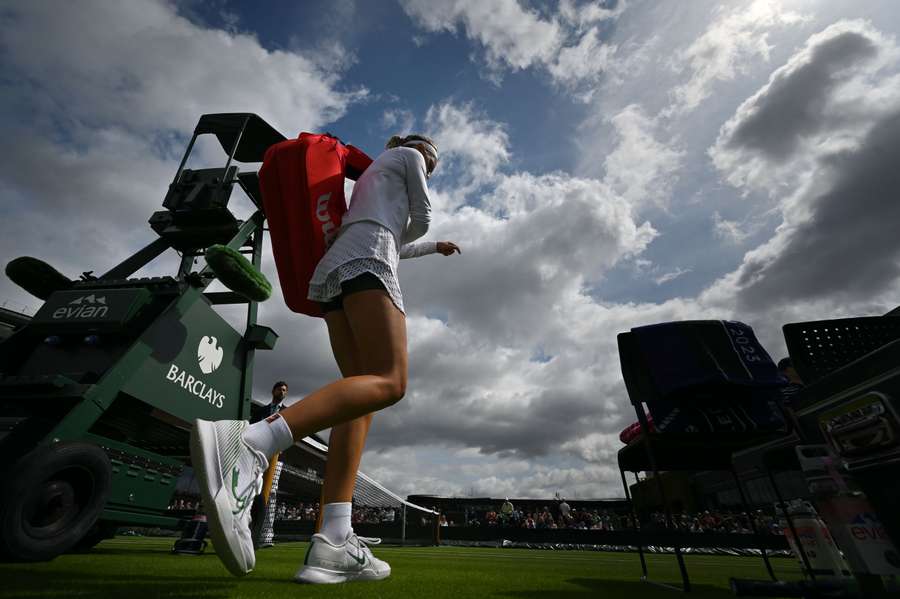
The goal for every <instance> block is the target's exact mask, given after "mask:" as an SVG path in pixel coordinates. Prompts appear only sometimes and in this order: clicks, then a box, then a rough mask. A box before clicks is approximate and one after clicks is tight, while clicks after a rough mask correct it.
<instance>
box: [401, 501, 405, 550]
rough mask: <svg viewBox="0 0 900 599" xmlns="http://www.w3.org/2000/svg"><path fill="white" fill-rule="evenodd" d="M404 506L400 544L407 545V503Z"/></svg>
mask: <svg viewBox="0 0 900 599" xmlns="http://www.w3.org/2000/svg"><path fill="white" fill-rule="evenodd" d="M401 505H402V506H403V516H402V517H401V518H400V544H401V545H406V504H405V503H403V504H401Z"/></svg>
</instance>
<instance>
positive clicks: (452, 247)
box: [437, 241, 462, 256]
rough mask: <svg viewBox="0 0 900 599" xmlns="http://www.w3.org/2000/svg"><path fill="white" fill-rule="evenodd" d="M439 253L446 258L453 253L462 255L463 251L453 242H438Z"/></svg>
mask: <svg viewBox="0 0 900 599" xmlns="http://www.w3.org/2000/svg"><path fill="white" fill-rule="evenodd" d="M437 251H438V252H439V253H441V254H443V255H445V256H449V255H450V254H452V253H453V252H457V253H460V254H462V250H461V249H459V246H458V245H456V244H455V243H453V242H452V241H438V242H437Z"/></svg>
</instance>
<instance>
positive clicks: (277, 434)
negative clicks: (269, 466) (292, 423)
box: [244, 416, 294, 458]
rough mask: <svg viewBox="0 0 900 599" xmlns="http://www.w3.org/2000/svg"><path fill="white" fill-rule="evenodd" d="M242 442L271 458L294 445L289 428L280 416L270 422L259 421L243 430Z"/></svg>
mask: <svg viewBox="0 0 900 599" xmlns="http://www.w3.org/2000/svg"><path fill="white" fill-rule="evenodd" d="M244 441H245V442H246V443H247V445H249V446H250V447H252V448H253V449H256V450H257V451H261V452H263V453H264V454H265V455H266V457H269V458H271V457H272V456H273V455H275V454H276V453H279V452H281V451H284V450H285V449H287V448H288V447H290V446H291V445H293V444H294V436H293V435H292V434H291V428H290V427H289V426H288V424H287V422H286V421H285V420H284V418H282V417H281V416H278V417H277V418H273V419H272V422H269V421H268V420H260V421H259V422H256V423H254V424H251V425H250V426H248V427H247V428H246V429H244Z"/></svg>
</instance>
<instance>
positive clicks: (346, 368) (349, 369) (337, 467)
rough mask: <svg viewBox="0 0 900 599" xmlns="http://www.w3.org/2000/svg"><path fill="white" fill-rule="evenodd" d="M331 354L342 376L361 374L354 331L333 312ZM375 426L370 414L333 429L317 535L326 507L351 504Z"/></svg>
mask: <svg viewBox="0 0 900 599" xmlns="http://www.w3.org/2000/svg"><path fill="white" fill-rule="evenodd" d="M325 322H326V323H327V324H328V336H329V338H330V339H331V350H332V351H333V352H334V359H335V360H336V361H337V364H338V368H340V370H341V374H342V375H343V376H344V377H345V378H346V377H351V376H357V375H360V374H362V369H361V366H360V358H359V355H358V354H359V350H358V348H357V347H356V341H355V340H354V339H353V331H352V330H351V329H350V323H349V321H348V320H347V315H346V314H344V311H343V310H334V311H332V312H328V313H327V314H326V315H325ZM371 422H372V414H367V415H366V416H362V417H360V418H357V419H355V420H351V421H350V422H345V423H343V424H338V425H337V426H334V427H332V429H331V437H330V439H329V441H328V445H329V447H328V458H327V461H326V462H325V483H324V485H323V486H322V494H321V498H320V500H319V507H320V509H319V514H318V517H317V518H316V532H319V530H320V529H321V527H322V514H323V510H324V506H325V504H327V503H337V502H350V501H352V500H353V488H354V485H355V483H356V472H357V470H358V469H359V462H360V459H361V457H362V452H363V448H364V447H365V442H366V435H367V434H368V432H369V425H370V424H371Z"/></svg>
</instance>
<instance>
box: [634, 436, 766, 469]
mask: <svg viewBox="0 0 900 599" xmlns="http://www.w3.org/2000/svg"><path fill="white" fill-rule="evenodd" d="M783 435H784V433H753V434H745V435H741V434H728V435H697V434H651V435H649V443H650V444H651V445H652V447H653V454H654V456H655V458H656V468H657V470H660V471H664V470H681V471H692V470H731V456H732V454H733V453H734V452H736V451H740V450H742V449H746V448H748V447H752V446H754V445H759V444H760V443H765V442H768V441H772V440H774V439H776V438H779V437H782V436H783ZM647 443H648V435H646V434H642V435H640V436H639V437H638V438H636V439H635V440H634V441H632V442H631V443H629V444H628V445H626V446H625V447H623V448H622V449H620V450H619V456H618V457H619V467H620V468H621V469H622V470H626V471H628V472H641V471H650V470H653V467H652V465H651V463H650V458H649V457H648V454H647Z"/></svg>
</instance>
